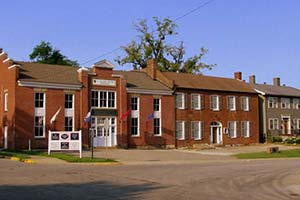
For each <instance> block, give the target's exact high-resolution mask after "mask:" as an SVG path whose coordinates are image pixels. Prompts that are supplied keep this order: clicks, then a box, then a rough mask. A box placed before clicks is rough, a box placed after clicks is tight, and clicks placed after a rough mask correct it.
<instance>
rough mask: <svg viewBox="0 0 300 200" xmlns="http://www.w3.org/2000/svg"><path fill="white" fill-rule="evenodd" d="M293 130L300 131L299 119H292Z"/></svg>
mask: <svg viewBox="0 0 300 200" xmlns="http://www.w3.org/2000/svg"><path fill="white" fill-rule="evenodd" d="M294 130H300V119H294Z"/></svg>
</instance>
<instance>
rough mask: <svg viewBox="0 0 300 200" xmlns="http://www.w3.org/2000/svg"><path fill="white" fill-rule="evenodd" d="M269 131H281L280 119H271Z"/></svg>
mask: <svg viewBox="0 0 300 200" xmlns="http://www.w3.org/2000/svg"><path fill="white" fill-rule="evenodd" d="M268 128H269V130H278V129H279V120H278V118H269V127H268Z"/></svg>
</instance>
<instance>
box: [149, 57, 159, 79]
mask: <svg viewBox="0 0 300 200" xmlns="http://www.w3.org/2000/svg"><path fill="white" fill-rule="evenodd" d="M157 70H158V67H157V62H156V61H155V60H154V59H150V60H148V61H147V68H146V72H147V74H148V76H150V77H151V78H152V79H154V80H155V79H156V71H157Z"/></svg>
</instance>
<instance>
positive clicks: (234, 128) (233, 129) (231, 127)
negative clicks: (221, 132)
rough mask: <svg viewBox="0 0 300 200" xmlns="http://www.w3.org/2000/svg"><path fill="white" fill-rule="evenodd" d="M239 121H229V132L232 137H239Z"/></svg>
mask: <svg viewBox="0 0 300 200" xmlns="http://www.w3.org/2000/svg"><path fill="white" fill-rule="evenodd" d="M236 125H237V123H236V121H229V122H228V134H229V136H230V137H231V138H236V137H237V126H236Z"/></svg>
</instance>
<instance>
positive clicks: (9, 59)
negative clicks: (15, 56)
mask: <svg viewBox="0 0 300 200" xmlns="http://www.w3.org/2000/svg"><path fill="white" fill-rule="evenodd" d="M9 61H12V59H11V58H6V59H5V60H3V61H2V62H3V63H6V62H9Z"/></svg>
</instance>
